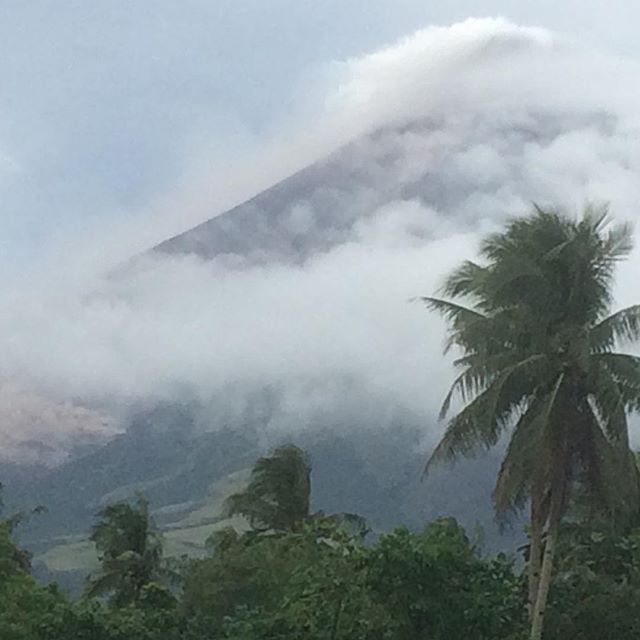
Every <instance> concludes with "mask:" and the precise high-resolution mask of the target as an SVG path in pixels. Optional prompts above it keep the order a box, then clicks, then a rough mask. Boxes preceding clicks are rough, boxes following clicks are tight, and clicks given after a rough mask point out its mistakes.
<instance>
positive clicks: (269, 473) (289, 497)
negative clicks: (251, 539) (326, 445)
mask: <svg viewBox="0 0 640 640" xmlns="http://www.w3.org/2000/svg"><path fill="white" fill-rule="evenodd" d="M310 494H311V465H310V463H309V458H308V456H307V454H306V453H305V452H304V451H303V450H302V449H300V448H299V447H296V446H295V445H292V444H288V445H284V446H282V447H278V448H277V449H276V450H275V451H274V452H273V454H272V455H270V456H265V457H262V458H259V459H258V461H257V462H256V463H255V465H254V467H253V470H252V472H251V480H250V481H249V485H248V486H247V487H246V489H244V490H243V491H240V492H239V493H236V494H234V495H231V496H229V498H227V501H226V506H227V510H228V512H229V514H230V515H235V514H239V515H242V516H244V517H245V518H247V520H248V521H249V524H250V525H251V527H252V528H253V529H256V530H259V531H267V530H274V531H286V532H291V533H298V532H300V531H301V530H302V526H303V524H304V522H305V521H306V520H307V519H308V518H309V504H310Z"/></svg>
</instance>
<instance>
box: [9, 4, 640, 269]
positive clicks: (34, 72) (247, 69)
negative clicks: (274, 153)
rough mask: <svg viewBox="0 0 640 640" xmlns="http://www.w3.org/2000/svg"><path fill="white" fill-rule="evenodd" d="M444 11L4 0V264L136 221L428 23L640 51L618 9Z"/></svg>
mask: <svg viewBox="0 0 640 640" xmlns="http://www.w3.org/2000/svg"><path fill="white" fill-rule="evenodd" d="M440 4H441V6H438V5H437V4H436V3H427V2H425V1H424V0H416V1H412V0H348V1H345V0H269V1H268V2H267V1H265V0H227V1H222V0H207V1H204V0H180V2H176V1H175V0H173V1H166V0H137V1H136V0H92V1H91V2H87V1H86V0H64V1H63V2H60V1H59V0H50V1H47V0H3V1H2V3H0V267H2V268H4V269H11V268H18V269H19V268H21V266H22V265H24V264H25V263H26V262H28V261H30V260H31V259H32V258H33V256H34V255H38V254H41V253H43V252H45V251H46V250H47V248H48V247H49V245H50V243H51V242H52V238H59V237H61V236H64V235H65V234H72V233H75V232H77V231H78V230H79V229H80V230H84V231H90V230H91V229H92V227H93V225H95V223H96V221H101V222H104V219H105V218H107V219H108V218H109V217H113V218H116V217H123V216H133V215H136V213H135V212H138V211H140V210H142V209H143V208H144V206H145V204H146V203H147V202H150V201H151V200H153V199H154V198H155V197H156V196H157V195H158V194H161V193H163V192H164V191H166V190H168V189H170V187H171V184H172V183H174V182H177V181H179V180H180V178H181V176H182V175H183V174H184V172H185V171H186V170H187V167H190V166H191V165H192V163H193V158H194V157H201V158H203V157H206V156H210V158H212V159H213V160H216V159H217V160H219V159H221V158H222V159H223V158H224V157H225V155H226V154H229V153H230V152H231V150H233V152H234V153H236V154H238V153H242V151H243V150H247V151H249V150H250V149H252V148H254V147H256V146H259V145H260V144H261V142H262V141H263V139H264V138H265V136H273V135H276V134H277V131H278V129H279V128H280V127H282V128H285V127H286V123H287V121H288V120H289V119H290V118H291V117H292V114H294V113H295V112H296V111H297V110H299V107H300V103H301V102H304V96H305V95H307V94H308V93H309V92H310V91H311V88H312V87H313V86H315V84H316V82H317V81H318V78H322V77H323V75H324V74H326V73H327V69H330V68H331V64H332V62H334V61H337V60H342V59H344V58H346V57H349V56H354V55H358V54H362V53H364V52H367V51H370V50H374V49H376V48H379V47H381V46H383V45H384V44H386V43H389V42H393V41H394V40H396V39H397V38H398V37H401V36H402V35H403V34H408V33H411V32H412V31H414V30H416V29H418V28H420V27H423V26H425V25H427V24H431V23H450V22H454V21H456V20H459V19H462V18H464V17H466V16H469V15H495V14H502V15H506V16H507V17H509V18H511V19H513V20H515V21H518V22H521V23H525V24H537V25H541V26H546V27H550V28H552V29H557V30H560V31H563V32H565V33H569V34H572V35H575V36H576V37H578V38H580V39H581V40H583V41H585V42H587V43H591V44H594V45H598V46H601V47H604V48H609V49H612V50H615V51H617V52H621V53H625V54H632V55H635V54H636V53H637V51H638V48H639V45H637V43H636V40H637V37H636V34H635V32H634V30H635V25H636V24H637V18H638V17H639V15H638V14H640V10H637V9H635V10H634V9H633V7H632V4H633V3H629V2H622V1H620V0H618V1H616V2H593V1H591V2H589V1H582V2H576V1H574V0H570V1H565V2H562V3H558V2H550V1H547V0H542V1H539V2H535V3H522V2H515V0H511V1H502V2H499V1H489V2H482V3H480V2H462V1H458V2H447V3H446V6H445V3H440ZM213 213H214V211H212V214H213ZM96 228H97V227H96Z"/></svg>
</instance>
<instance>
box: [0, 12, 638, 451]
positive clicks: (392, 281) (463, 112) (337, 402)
mask: <svg viewBox="0 0 640 640" xmlns="http://www.w3.org/2000/svg"><path fill="white" fill-rule="evenodd" d="M330 71H331V73H329V76H331V77H332V78H333V81H334V86H333V87H331V88H329V89H328V91H327V94H326V100H325V102H324V103H323V105H322V107H321V109H320V111H319V112H318V113H317V114H316V117H315V118H313V121H312V125H307V130H306V131H305V132H304V134H299V135H297V136H295V135H293V133H292V131H293V130H294V129H296V127H291V128H290V129H289V130H288V131H287V132H285V133H283V138H282V142H281V144H280V145H279V146H278V147H277V148H276V147H275V146H268V147H266V148H265V149H263V151H262V152H261V154H258V155H256V156H255V157H254V158H253V159H254V160H255V162H244V163H243V164H242V166H238V164H235V163H234V162H231V163H230V166H229V167H227V169H226V171H222V174H218V178H217V180H218V181H217V182H216V184H219V183H220V175H224V176H225V180H224V181H227V180H228V181H230V182H232V183H233V182H234V180H233V179H232V178H233V176H237V182H235V184H236V186H235V187H234V188H232V189H230V190H228V191H227V192H226V194H225V195H224V196H223V197H221V198H220V200H219V201H218V203H220V202H222V201H223V200H224V198H225V197H226V198H229V199H231V196H230V194H232V193H233V194H236V195H237V196H238V197H239V195H238V194H240V193H243V190H245V191H247V193H245V194H244V195H247V196H248V195H250V192H251V189H255V188H258V187H257V185H262V186H265V187H266V186H268V184H269V182H270V181H271V180H273V179H275V177H276V176H282V175H284V174H286V172H287V171H288V170H293V169H294V168H300V167H301V166H303V165H304V164H306V163H308V162H311V161H312V160H314V159H318V158H322V157H323V156H324V155H325V154H326V153H328V152H329V151H331V150H335V149H336V148H339V147H340V146H341V145H343V144H345V143H347V142H349V141H351V140H353V139H354V138H358V136H365V137H364V138H361V140H360V142H359V143H358V144H356V146H355V147H352V148H351V151H349V154H348V158H349V162H350V165H349V166H348V167H346V168H345V166H343V165H340V164H338V165H332V164H331V162H332V161H331V160H329V161H325V162H324V164H323V163H321V164H320V165H318V166H319V167H321V168H322V167H329V169H327V170H330V169H331V167H332V166H333V167H334V170H335V167H336V166H338V168H339V169H340V171H339V172H338V173H339V177H340V180H341V183H340V184H341V185H342V186H341V187H340V188H337V187H336V188H334V189H327V188H323V185H322V184H318V185H315V186H314V187H313V189H312V190H311V192H305V193H303V194H299V195H296V194H295V193H290V194H289V195H288V196H287V198H288V199H286V202H285V204H284V205H283V206H284V207H285V210H284V218H283V219H284V220H285V222H284V223H283V227H282V234H283V238H284V239H283V243H284V244H285V245H286V246H287V247H289V246H291V247H295V246H297V245H296V243H300V242H301V241H302V240H301V239H302V238H304V239H305V242H307V244H309V243H311V244H310V245H309V246H313V242H316V245H317V250H316V251H311V252H310V254H309V255H307V257H306V259H305V260H303V261H300V260H298V261H296V260H291V261H289V262H287V260H283V259H282V256H279V259H278V260H270V259H269V254H268V253H264V252H263V254H262V260H261V261H260V262H259V263H256V262H251V261H243V260H239V261H233V260H229V257H228V256H227V257H221V258H219V259H216V260H213V261H210V262H205V261H202V260H199V259H198V258H196V257H193V256H185V257H180V256H171V257H162V256H155V257H153V258H149V259H147V260H146V261H144V262H143V263H141V264H140V265H139V266H138V268H136V269H134V270H132V271H131V272H130V273H129V274H128V275H127V276H126V277H122V276H120V277H117V278H114V277H113V276H105V275H104V271H105V270H108V268H111V267H112V266H113V265H114V264H115V263H116V262H117V261H118V260H122V259H125V258H126V257H128V256H129V255H130V254H131V253H134V252H135V251H136V250H140V249H141V248H142V247H144V246H145V244H146V243H150V242H151V240H154V241H155V240H161V239H162V237H158V236H162V234H165V233H166V232H167V231H168V229H169V228H171V229H173V230H174V231H177V230H178V228H179V226H180V221H182V222H183V223H184V221H185V218H184V216H185V215H187V214H185V212H189V211H190V208H193V207H196V208H197V207H199V208H200V209H203V208H204V205H205V204H207V205H209V204H211V200H209V199H208V198H209V197H210V195H211V191H210V187H205V188H196V187H195V186H194V185H195V184H196V183H197V182H198V181H197V180H196V181H195V182H189V181H187V182H186V183H185V185H184V188H182V189H179V190H178V191H177V192H176V193H173V194H168V195H167V194H163V195H162V196H159V198H158V200H156V201H155V202H153V203H151V204H150V205H149V207H148V211H147V214H146V215H140V216H138V217H137V218H136V222H135V223H134V224H131V223H128V222H127V223H123V224H122V225H121V226H119V227H118V225H117V224H114V223H113V222H112V221H111V222H110V223H109V224H108V225H107V224H105V225H104V226H103V227H102V229H101V231H102V235H101V237H100V238H99V239H98V240H95V241H93V242H91V241H89V240H88V239H87V237H84V238H83V241H82V242H81V243H78V238H77V237H76V238H74V239H73V241H72V240H70V239H67V240H66V241H65V242H63V243H62V244H61V245H60V246H61V247H62V248H63V249H62V250H61V251H59V252H58V256H57V259H56V261H55V262H54V263H50V264H48V265H45V266H47V268H46V269H45V270H44V271H41V272H38V271H34V272H32V273H30V274H27V275H25V276H24V277H22V278H21V279H15V280H13V281H12V282H10V283H8V284H7V285H6V286H5V287H4V290H0V294H2V295H3V297H4V301H5V304H4V306H5V309H7V312H6V313H3V314H2V316H0V352H1V353H2V354H3V357H2V360H1V361H0V374H1V375H3V376H5V378H9V379H16V378H18V379H20V380H21V381H25V380H28V381H29V384H32V385H35V386H36V387H37V388H38V389H39V390H40V391H41V392H42V393H46V394H50V395H52V396H54V397H56V398H59V399H63V398H68V397H73V398H76V399H77V400H78V401H80V400H82V401H85V402H92V403H97V404H100V405H101V406H109V407H110V408H111V409H112V410H114V411H117V410H118V408H119V407H120V408H121V407H123V406H127V405H129V404H132V403H133V404H135V403H136V402H138V401H140V400H143V399H149V398H163V399H167V398H174V397H184V396H188V397H195V398H198V399H199V401H200V402H202V403H203V404H204V405H206V404H207V402H209V401H210V400H211V398H213V397H215V398H217V399H220V398H225V397H226V398H227V400H228V402H229V403H232V402H237V404H238V406H241V405H242V402H238V398H239V397H240V398H241V397H245V396H246V394H248V393H250V392H253V391H256V390H260V389H264V388H273V389H278V390H279V393H280V394H281V400H280V410H279V414H278V415H279V416H280V421H281V422H283V423H293V422H297V423H299V425H302V426H304V425H308V424H312V423H317V422H318V420H319V417H318V416H320V417H321V416H323V415H324V416H327V415H331V416H333V417H332V418H331V419H332V420H334V419H336V418H335V416H336V415H340V414H341V412H342V415H344V416H347V417H348V419H352V418H353V416H354V415H356V414H357V413H358V411H357V410H356V409H354V407H357V408H358V410H359V411H360V413H361V415H370V414H371V407H372V406H375V407H377V408H380V407H387V408H393V407H401V408H402V409H404V410H406V411H408V412H410V413H411V414H412V415H415V416H417V420H418V421H424V424H425V425H429V424H433V423H434V419H433V416H434V415H435V413H436V411H437V406H438V403H439V401H440V399H441V397H442V394H443V392H444V390H445V388H446V386H447V383H448V381H449V380H450V379H451V376H452V371H451V365H450V362H449V361H448V360H446V359H443V358H442V356H441V353H440V350H441V346H442V340H443V326H442V323H441V322H440V320H439V319H438V318H435V317H432V316H429V315H428V314H427V313H426V312H425V310H424V309H423V308H422V307H420V306H419V305H417V304H410V303H409V302H408V300H409V298H411V297H413V296H416V295H422V294H429V293H432V292H433V291H434V290H435V289H436V288H437V287H438V285H439V283H440V282H441V279H442V277H443V275H444V274H445V273H446V272H447V271H448V270H449V269H450V268H451V267H452V266H454V265H455V264H456V263H457V262H458V261H460V260H461V259H464V258H469V257H473V255H474V252H475V249H476V246H477V241H478V238H479V237H480V236H481V235H482V234H484V233H486V232H488V231H490V230H494V229H496V228H499V226H500V225H501V224H502V223H503V222H504V220H505V219H506V218H507V217H509V216H511V215H518V214H521V213H525V212H526V211H527V210H528V209H529V207H530V203H531V202H532V201H537V202H540V203H542V204H558V205H560V206H564V207H567V208H568V209H569V210H575V211H578V210H579V209H580V208H581V207H582V206H583V205H584V204H585V203H586V202H589V201H595V202H598V201H609V202H611V205H612V209H613V211H614V212H615V214H616V216H617V217H618V218H620V219H630V220H635V219H636V217H637V210H636V203H637V202H638V201H639V199H640V179H639V178H640V151H638V150H639V149H640V145H639V144H638V143H639V142H640V140H639V137H640V129H639V128H638V126H637V125H638V123H637V121H636V120H635V118H634V115H633V113H634V109H633V108H637V107H638V106H639V105H638V104H637V101H638V98H636V97H635V96H634V95H633V94H632V92H631V89H630V87H632V86H633V81H634V78H635V77H637V67H636V65H635V63H633V62H629V61H625V60H619V59H616V58H613V57H611V56H608V55H606V54H603V53H599V52H594V51H587V50H584V49H582V48H581V47H580V46H578V45H576V44H575V43H571V42H567V41H566V40H562V39H559V38H557V37H556V36H553V35H552V34H550V33H549V32H547V31H544V30H540V29H531V28H524V27H519V26H516V25H513V24H511V23H509V22H507V21H505V20H502V19H496V20H468V21H465V22H463V23H460V24H456V25H453V26H452V27H448V28H444V27H437V28H436V27H433V28H428V29H425V30H423V31H420V32H418V33H416V34H414V35H413V36H410V37H408V38H406V39H404V40H402V41H401V42H400V43H397V44H396V45H393V46H390V47H387V48H385V49H383V50H381V51H379V52H375V53H373V54H371V55H367V56H363V57H360V58H354V59H351V60H347V61H346V62H343V63H339V64H336V65H335V66H334V67H333V68H332V69H331V70H330ZM332 74H333V75H332ZM632 107H633V108H632ZM299 126H300V125H299V123H298V127H299ZM298 131H300V129H299V128H298ZM372 132H373V133H372ZM318 175H323V174H322V172H321V171H320V173H319V174H318ZM355 176H357V177H358V180H360V181H361V182H360V183H359V184H360V185H361V188H360V187H359V188H358V189H354V190H351V191H350V190H349V184H350V180H351V179H352V178H353V179H354V180H355ZM224 181H223V182H224ZM362 185H364V186H362ZM190 187H193V189H191V188H190ZM234 189H235V190H234ZM310 194H311V195H310ZM228 204H231V203H230V202H229V203H228ZM255 214H256V216H258V217H257V218H256V220H259V211H256V212H255ZM189 216H190V214H188V216H187V217H188V218H189V219H191V218H190V217H189ZM329 218H331V220H332V222H331V224H328V222H327V221H328V220H329ZM336 220H337V221H338V222H341V223H344V224H342V225H340V224H334V222H335V221H336ZM260 224H264V223H263V222H259V221H258V222H256V225H257V226H259V225H260ZM332 225H333V226H332ZM107 227H111V228H107ZM95 229H96V228H95V227H94V228H93V231H94V234H95V233H96V231H95ZM251 229H252V227H251V225H249V226H248V227H246V228H244V227H243V232H245V233H247V234H248V235H247V238H246V240H247V243H248V245H249V246H250V245H251V242H252V236H251ZM279 232H280V231H279ZM323 234H324V235H323ZM285 236H286V238H285ZM285 240H286V242H285ZM96 248H97V251H96ZM255 249H256V250H257V251H259V250H260V249H261V247H260V246H256V247H255ZM52 264H55V269H54V268H53V267H52V266H51V265H52ZM637 268H638V257H637V255H636V256H634V258H633V260H632V261H631V262H630V263H629V264H628V265H626V266H625V267H624V269H623V270H622V271H621V277H620V279H619V300H620V301H624V302H626V301H628V299H629V298H632V292H633V289H634V283H635V279H636V277H637ZM225 394H226V395H225ZM238 411H240V409H238ZM376 411H377V413H378V415H382V414H383V413H384V412H383V411H380V410H378V409H376ZM332 412H333V413H332ZM283 416H284V417H283ZM383 422H384V419H382V418H380V420H378V421H377V422H376V421H375V420H373V421H372V423H373V426H380V425H381V423H383ZM428 437H429V439H433V438H435V437H436V432H435V431H433V430H432V431H431V432H430V434H429V436H428Z"/></svg>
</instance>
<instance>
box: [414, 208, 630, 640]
mask: <svg viewBox="0 0 640 640" xmlns="http://www.w3.org/2000/svg"><path fill="white" fill-rule="evenodd" d="M631 249H632V241H631V230H630V228H629V227H628V226H627V225H621V226H610V224H609V220H608V216H607V214H606V211H599V212H598V211H595V210H593V209H588V210H587V211H586V212H585V214H584V216H583V217H582V218H581V219H579V220H573V219H571V218H569V217H568V216H566V215H564V214H562V213H559V212H556V211H545V210H542V209H540V208H538V207H536V210H535V211H534V213H532V215H530V216H529V217H526V218H521V219H516V220H513V221H512V222H510V223H509V224H508V226H507V228H506V230H505V231H504V232H503V233H497V234H494V235H491V236H489V237H488V238H487V239H486V240H485V241H484V243H483V244H482V246H481V251H480V255H481V258H482V263H475V262H470V261H467V262H464V263H463V264H462V265H461V266H460V267H459V268H458V269H457V270H455V271H454V272H453V273H452V274H451V275H450V276H449V278H448V279H447V280H446V283H445V285H444V287H443V296H444V297H443V298H424V300H425V302H426V303H427V304H428V305H429V307H430V308H431V309H433V310H436V311H438V312H440V313H441V314H442V315H443V316H444V317H445V318H446V320H447V321H448V324H449V340H448V344H447V349H449V348H452V347H453V348H455V349H456V350H457V351H458V354H459V358H458V359H457V360H456V361H455V365H456V366H457V367H458V368H459V369H460V374H459V375H458V377H457V378H456V379H455V381H454V383H453V385H452V387H451V390H450V391H449V393H448V394H447V396H446V398H445V400H444V403H443V406H442V411H441V417H443V418H444V417H446V416H447V415H449V413H450V408H451V405H452V402H459V403H460V405H461V408H460V409H459V411H458V412H457V413H456V414H455V415H454V416H453V417H452V418H450V420H449V422H448V424H447V426H446V430H445V433H444V435H443V437H442V439H441V441H440V443H439V444H438V446H437V447H436V449H435V450H434V452H433V454H432V455H431V458H430V460H429V462H428V463H427V468H428V467H429V466H430V465H431V464H433V463H436V462H438V461H443V460H452V459H456V458H458V457H459V456H469V455H473V454H475V453H476V452H477V451H478V450H479V449H480V450H481V449H483V448H484V449H487V448H490V447H493V446H494V445H496V444H497V443H498V442H499V441H500V440H501V439H502V438H503V436H505V435H508V438H509V441H508V446H507V449H506V454H505V457H504V460H503V462H502V466H501V468H500V471H499V474H498V478H497V482H496V486H495V490H494V495H493V497H494V502H495V508H496V510H497V512H498V513H499V514H506V513H508V512H509V511H510V510H512V509H519V508H522V507H524V506H525V505H526V504H527V503H528V504H529V506H530V518H531V521H530V524H531V548H530V554H529V556H530V557H529V611H530V617H531V638H533V639H534V640H536V639H538V638H540V637H541V635H542V628H543V622H544V608H545V604H546V600H547V595H548V591H549V585H550V580H551V572H552V565H553V556H554V553H555V549H556V544H557V537H558V529H559V526H560V522H561V520H562V516H563V514H564V511H565V508H566V505H567V502H568V500H569V498H570V496H571V493H572V492H573V491H575V489H576V487H577V486H578V485H579V486H580V489H581V493H582V492H584V491H587V492H588V495H589V502H590V504H591V505H592V506H594V507H595V506H599V507H602V508H603V509H606V510H608V512H610V513H611V514H612V515H614V516H616V515H619V514H621V513H623V512H625V511H628V510H630V509H636V508H637V505H638V471H637V468H636V465H635V464H634V459H633V455H632V453H631V451H630V449H629V439H628V429H627V415H628V413H629V412H630V411H632V410H636V409H638V407H639V406H640V358H637V357H635V356H633V355H628V354H621V353H617V352H615V351H614V349H615V348H616V347H617V345H618V344H619V343H620V342H623V341H633V340H637V339H638V338H639V337H640V305H636V306H632V307H629V308H627V309H623V310H621V311H618V312H616V313H614V314H613V315H608V314H609V312H610V308H611V305H612V286H613V276H614V267H615V265H616V263H617V262H618V261H619V260H621V259H623V258H625V257H626V256H627V255H628V254H629V252H630V251H631ZM543 536H544V537H545V538H544V539H545V541H546V542H545V544H544V550H543V542H542V541H543Z"/></svg>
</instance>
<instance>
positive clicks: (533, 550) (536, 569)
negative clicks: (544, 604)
mask: <svg viewBox="0 0 640 640" xmlns="http://www.w3.org/2000/svg"><path fill="white" fill-rule="evenodd" d="M544 521H545V517H544V514H543V509H542V498H541V497H540V496H539V495H535V496H533V497H532V498H531V543H530V545H529V567H528V580H527V582H528V592H529V593H528V599H527V605H528V610H529V622H533V610H534V607H535V604H536V599H537V596H538V585H539V584H540V569H541V565H542V532H543V529H544Z"/></svg>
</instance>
